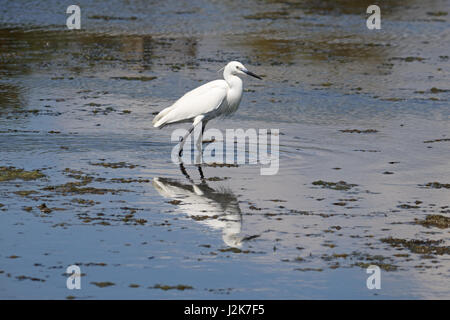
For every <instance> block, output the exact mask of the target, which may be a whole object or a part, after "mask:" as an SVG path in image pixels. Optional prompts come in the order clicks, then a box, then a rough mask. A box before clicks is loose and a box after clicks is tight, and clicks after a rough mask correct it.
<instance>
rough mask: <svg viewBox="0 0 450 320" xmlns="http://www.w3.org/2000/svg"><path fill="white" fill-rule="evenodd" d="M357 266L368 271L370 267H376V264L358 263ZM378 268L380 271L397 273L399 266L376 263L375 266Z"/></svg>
mask: <svg viewBox="0 0 450 320" xmlns="http://www.w3.org/2000/svg"><path fill="white" fill-rule="evenodd" d="M354 265H355V266H358V267H361V268H363V269H367V268H368V267H370V266H371V265H374V263H368V262H357V263H355V264H354ZM375 265H376V266H377V267H379V268H380V269H382V270H384V271H396V270H397V268H398V267H397V266H395V265H393V264H390V263H376V264H375Z"/></svg>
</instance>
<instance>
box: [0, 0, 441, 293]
mask: <svg viewBox="0 0 450 320" xmlns="http://www.w3.org/2000/svg"><path fill="white" fill-rule="evenodd" d="M370 4H371V3H370V1H345V0H340V1H315V2H312V1H247V2H244V3H242V2H240V1H189V2H181V1H164V2H153V1H119V0H117V1H95V2H92V1H78V5H79V6H80V7H81V25H82V29H81V30H67V28H66V26H65V22H66V21H65V20H66V18H67V14H66V13H65V11H66V7H65V4H64V3H61V2H60V1H5V0H0V244H1V251H0V298H2V299H11V298H12V299H20V298H45V299H47V298H49V299H66V298H68V299H73V298H75V299H96V298H115V299H116V298H125V299H146V298H152V299H159V298H162V299H168V298H176V299H193V298H194V299H195V298H206V299H224V298H236V299H241V298H242V299H248V298H258V299H310V298H312V299H317V298H325V299H335V298H344V299H346V298H364V299H366V298H376V299H377V298H388V299H390V298H414V299H424V298H425V299H428V298H447V299H448V298H450V290H449V283H450V281H449V280H450V260H449V255H450V237H449V230H450V229H449V227H450V221H449V219H450V201H449V199H450V163H449V158H450V151H449V150H450V149H449V146H450V119H449V116H450V108H449V104H448V99H449V97H450V95H449V92H450V83H449V80H448V79H449V73H450V63H449V52H450V50H449V49H450V47H449V43H450V33H449V31H450V26H449V16H448V8H449V7H450V3H449V1H428V2H426V3H424V2H421V1H409V2H407V4H405V3H404V1H386V3H383V4H381V5H380V6H381V13H382V29H381V30H374V31H371V30H368V29H367V28H366V18H367V15H366V13H365V12H366V8H367V7H368V6H369V5H370ZM24 7H27V8H29V10H28V9H27V10H24ZM231 60H239V61H241V62H242V63H244V64H245V65H246V66H247V67H248V68H249V69H250V70H252V71H254V72H255V73H257V74H260V75H262V76H263V77H264V80H263V81H259V80H257V79H254V78H245V79H244V85H245V92H244V97H243V100H242V102H241V105H240V108H239V110H238V111H237V112H236V113H235V114H234V115H233V116H232V117H231V118H227V119H225V120H220V121H211V122H210V123H209V125H208V127H209V128H216V129H220V130H222V132H225V130H226V129H228V128H243V129H248V128H255V129H257V130H258V129H279V130H280V134H279V136H278V138H279V144H280V147H279V149H280V165H279V171H278V173H277V174H276V175H272V176H264V175H261V174H260V166H259V165H257V164H244V165H239V166H217V165H216V166H214V165H213V166H211V165H206V164H204V165H203V166H202V167H201V171H200V170H198V168H197V167H196V166H189V165H185V167H184V168H180V166H178V165H177V164H174V163H172V161H171V152H172V148H173V147H174V146H175V144H174V143H172V142H171V140H170V136H171V132H172V129H173V128H166V129H162V130H157V129H153V128H152V126H151V120H152V118H153V117H154V115H153V114H154V113H155V112H158V111H160V110H161V109H163V108H165V107H166V106H168V105H170V104H171V103H173V101H174V100H175V99H177V98H178V97H180V96H181V95H182V94H184V93H185V92H186V91H188V90H190V89H192V88H194V87H196V86H198V85H200V84H201V83H204V82H207V81H210V80H214V79H217V78H220V77H221V74H220V73H217V70H219V69H220V68H222V67H223V66H224V65H225V64H226V63H227V62H228V61H231ZM187 126H188V125H179V126H178V127H187ZM219 142H220V141H219ZM22 169H23V170H22ZM202 177H203V179H202ZM73 264H76V265H78V266H80V268H81V272H82V277H81V286H82V288H81V290H68V289H67V288H66V280H67V276H68V275H67V274H66V273H65V272H66V268H67V267H68V266H70V265H73ZM369 265H378V266H379V267H380V268H381V279H382V280H381V281H382V282H381V286H382V288H381V290H368V289H367V287H366V280H367V277H368V276H369V275H368V274H367V273H366V268H367V267H368V266H369Z"/></svg>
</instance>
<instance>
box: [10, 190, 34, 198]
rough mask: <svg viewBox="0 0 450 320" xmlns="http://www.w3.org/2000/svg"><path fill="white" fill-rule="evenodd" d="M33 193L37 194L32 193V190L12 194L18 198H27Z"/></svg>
mask: <svg viewBox="0 0 450 320" xmlns="http://www.w3.org/2000/svg"><path fill="white" fill-rule="evenodd" d="M33 193H37V191H34V190H19V191H14V194H17V195H18V196H21V197H27V196H29V195H30V194H33Z"/></svg>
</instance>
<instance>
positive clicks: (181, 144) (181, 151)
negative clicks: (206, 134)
mask: <svg viewBox="0 0 450 320" xmlns="http://www.w3.org/2000/svg"><path fill="white" fill-rule="evenodd" d="M194 128H195V126H194V125H193V126H192V127H190V128H189V131H188V132H187V133H186V134H185V135H184V137H183V138H181V141H180V151H179V152H178V156H179V157H180V158H181V156H182V155H183V146H184V144H185V142H186V138H187V137H188V136H189V135H190V134H191V133H192V131H193V130H194Z"/></svg>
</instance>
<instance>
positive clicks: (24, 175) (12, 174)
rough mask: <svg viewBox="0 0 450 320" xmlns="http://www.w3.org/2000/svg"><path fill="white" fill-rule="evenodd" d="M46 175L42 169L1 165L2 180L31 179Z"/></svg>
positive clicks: (0, 178) (0, 179)
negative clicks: (30, 169) (29, 169)
mask: <svg viewBox="0 0 450 320" xmlns="http://www.w3.org/2000/svg"><path fill="white" fill-rule="evenodd" d="M44 177H45V174H43V173H42V172H41V171H40V170H32V171H26V170H24V169H19V168H16V167H0V182H2V181H10V180H17V179H21V180H25V181H29V180H36V179H41V178H44Z"/></svg>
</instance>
